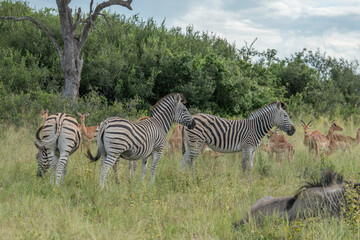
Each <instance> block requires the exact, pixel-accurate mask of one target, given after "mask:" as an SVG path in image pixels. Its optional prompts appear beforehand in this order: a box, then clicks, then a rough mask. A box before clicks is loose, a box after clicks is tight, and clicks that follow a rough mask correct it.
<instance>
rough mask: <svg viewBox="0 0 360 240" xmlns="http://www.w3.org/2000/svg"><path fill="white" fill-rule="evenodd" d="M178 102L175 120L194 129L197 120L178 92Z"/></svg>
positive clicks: (175, 109) (175, 108)
mask: <svg viewBox="0 0 360 240" xmlns="http://www.w3.org/2000/svg"><path fill="white" fill-rule="evenodd" d="M175 99H176V103H175V107H174V111H175V119H174V120H175V122H177V123H180V124H182V125H184V126H186V127H188V128H189V129H193V128H194V127H195V121H194V119H193V118H192V116H191V114H190V113H189V111H188V110H187V108H186V107H185V105H184V104H183V103H182V97H181V95H180V94H176V97H175Z"/></svg>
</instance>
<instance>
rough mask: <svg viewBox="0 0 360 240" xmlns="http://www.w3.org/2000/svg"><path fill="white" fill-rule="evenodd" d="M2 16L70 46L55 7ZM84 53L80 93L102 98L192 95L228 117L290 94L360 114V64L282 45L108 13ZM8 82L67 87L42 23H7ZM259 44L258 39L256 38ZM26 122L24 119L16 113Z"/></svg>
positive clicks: (8, 4)
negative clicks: (280, 48) (285, 52)
mask: <svg viewBox="0 0 360 240" xmlns="http://www.w3.org/2000/svg"><path fill="white" fill-rule="evenodd" d="M0 15H1V16H12V15H13V16H25V15H27V16H31V17H33V18H35V19H36V20H38V21H39V22H42V23H44V24H46V25H47V26H48V28H49V29H50V30H51V32H52V33H53V35H54V37H55V39H57V41H59V43H60V44H61V43H62V39H61V31H60V23H59V17H58V14H57V11H56V10H55V9H50V8H45V9H41V10H34V9H32V8H30V7H29V6H28V5H27V3H25V2H22V1H8V0H7V1H2V2H0ZM103 15H104V16H105V17H106V18H105V17H103V16H99V18H98V19H97V21H96V22H95V25H96V26H97V28H98V29H100V31H101V34H100V33H99V32H97V31H94V32H93V33H92V34H91V35H90V38H89V40H88V41H87V43H86V44H85V47H84V49H83V52H82V54H83V56H84V66H83V71H82V80H81V85H80V90H79V92H80V96H86V95H88V94H89V93H91V92H92V91H96V92H97V93H98V95H99V96H101V97H102V101H103V102H106V104H108V105H110V104H112V103H114V102H116V103H117V104H119V103H126V102H128V101H129V100H131V99H135V98H136V99H137V101H138V102H139V104H138V105H137V106H138V108H141V109H142V110H144V111H147V110H148V109H149V106H151V105H153V104H154V103H156V102H157V101H158V100H159V99H160V98H162V97H163V96H165V95H167V94H168V93H170V92H181V93H183V94H184V95H185V97H186V98H187V102H188V107H190V108H196V109H199V110H200V111H201V112H209V113H213V114H216V115H221V116H230V117H232V116H237V115H242V116H247V114H248V113H249V112H251V111H253V110H255V109H257V108H259V107H261V106H263V105H265V104H267V103H269V102H272V101H275V100H282V101H284V102H286V103H288V104H289V109H290V110H289V111H290V113H292V114H294V115H298V113H299V112H307V113H311V114H314V115H322V114H329V115H330V116H338V115H342V116H345V117H350V116H354V115H357V114H359V112H360V110H359V108H358V106H359V105H360V95H359V94H358V92H359V91H360V76H359V64H358V62H357V61H353V62H348V61H346V60H344V59H335V58H331V57H327V56H326V54H325V53H321V52H320V51H319V50H317V51H315V52H313V51H311V50H306V49H304V50H303V51H301V52H298V53H294V54H293V55H291V56H290V57H288V58H285V59H279V58H278V57H277V51H276V50H275V49H268V50H266V51H263V52H260V51H257V50H256V49H255V48H254V47H253V46H252V45H251V48H248V47H247V46H246V47H245V46H244V47H242V48H240V49H236V47H235V45H234V44H230V43H228V42H227V40H226V39H223V38H220V37H218V36H216V35H215V34H210V33H207V32H202V33H200V32H198V31H196V30H195V29H194V28H193V26H191V25H190V26H188V27H187V28H186V29H185V31H182V30H181V28H178V27H173V28H170V29H167V28H166V27H165V23H164V22H163V23H161V24H157V23H156V22H155V21H154V20H153V19H148V20H146V21H145V20H143V19H139V17H138V16H136V15H135V16H133V17H130V18H126V17H125V16H123V15H119V14H115V13H112V12H106V11H104V12H103ZM0 33H1V36H2V38H0V82H1V83H2V88H3V90H4V91H6V92H7V94H15V95H16V94H27V93H30V92H34V91H44V92H48V93H51V92H54V93H55V92H61V90H62V88H63V84H64V80H63V73H62V69H61V66H60V61H59V56H58V53H57V51H56V50H55V48H54V46H53V44H52V42H51V41H50V40H49V39H48V38H47V37H46V35H45V34H44V33H42V32H41V31H40V30H39V29H37V28H36V27H35V26H34V24H32V23H30V22H28V21H24V22H13V21H0ZM254 43H255V42H254ZM14 121H16V119H14Z"/></svg>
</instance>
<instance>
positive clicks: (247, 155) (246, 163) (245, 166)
mask: <svg viewBox="0 0 360 240" xmlns="http://www.w3.org/2000/svg"><path fill="white" fill-rule="evenodd" d="M250 159H251V150H250V149H244V150H243V158H242V171H243V176H244V177H245V172H246V171H248V181H249V182H251V172H250V171H251V167H250V165H251V166H252V159H251V160H250ZM250 161H251V163H250Z"/></svg>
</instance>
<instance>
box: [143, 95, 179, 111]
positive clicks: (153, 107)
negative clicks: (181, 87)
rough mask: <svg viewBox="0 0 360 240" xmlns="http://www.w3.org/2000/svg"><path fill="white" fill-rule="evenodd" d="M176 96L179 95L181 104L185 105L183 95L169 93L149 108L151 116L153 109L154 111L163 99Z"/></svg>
mask: <svg viewBox="0 0 360 240" xmlns="http://www.w3.org/2000/svg"><path fill="white" fill-rule="evenodd" d="M177 94H180V97H181V102H182V103H183V104H185V103H186V99H185V97H184V95H182V94H181V93H169V94H168V95H166V96H165V97H163V98H161V99H160V100H159V101H158V102H157V103H155V105H154V106H152V107H151V108H150V112H151V115H152V112H153V111H154V109H155V108H156V107H157V106H159V105H160V104H161V102H162V101H163V100H164V99H166V98H169V97H173V96H175V95H177Z"/></svg>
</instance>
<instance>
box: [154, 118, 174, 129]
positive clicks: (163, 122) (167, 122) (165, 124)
mask: <svg viewBox="0 0 360 240" xmlns="http://www.w3.org/2000/svg"><path fill="white" fill-rule="evenodd" d="M153 117H154V118H155V119H156V121H157V122H158V124H159V126H160V127H162V128H163V129H164V131H165V132H166V133H167V132H169V130H170V127H171V124H172V123H173V117H172V116H169V115H166V114H164V115H163V114H154V115H153Z"/></svg>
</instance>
